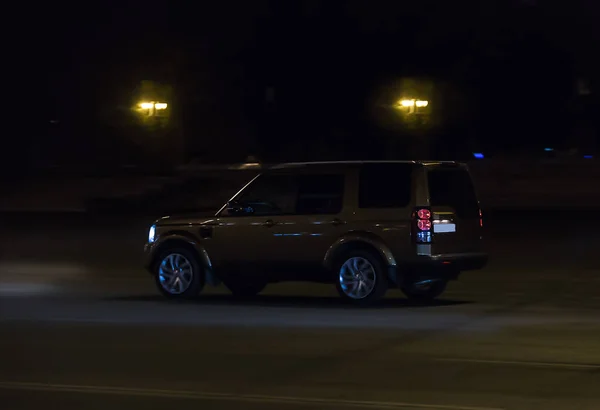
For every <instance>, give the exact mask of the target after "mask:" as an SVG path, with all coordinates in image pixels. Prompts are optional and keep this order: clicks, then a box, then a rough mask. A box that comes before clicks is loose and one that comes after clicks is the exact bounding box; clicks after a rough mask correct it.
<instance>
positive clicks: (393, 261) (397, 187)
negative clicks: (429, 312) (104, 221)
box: [146, 161, 487, 304]
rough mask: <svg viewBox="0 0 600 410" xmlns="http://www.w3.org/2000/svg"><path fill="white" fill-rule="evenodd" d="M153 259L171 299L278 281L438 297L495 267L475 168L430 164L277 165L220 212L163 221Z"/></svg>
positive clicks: (352, 292) (152, 244)
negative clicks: (473, 273)
mask: <svg viewBox="0 0 600 410" xmlns="http://www.w3.org/2000/svg"><path fill="white" fill-rule="evenodd" d="M146 255H147V268H148V269H149V270H150V272H151V273H152V274H153V275H154V276H155V278H156V281H157V285H158V288H159V289H160V290H161V292H162V293H163V294H165V296H168V297H191V296H195V295H196V294H197V293H198V292H199V291H200V290H201V289H202V287H203V286H204V285H205V283H208V284H211V285H218V284H219V283H221V282H224V283H225V285H226V286H227V287H229V288H230V290H232V292H233V293H234V294H235V295H238V296H252V295H255V294H256V293H258V292H260V291H261V290H262V289H263V288H264V287H265V286H266V285H267V284H268V283H274V282H282V281H314V282H322V283H335V284H336V286H337V288H338V291H340V294H341V295H342V296H344V297H346V298H347V299H349V300H351V301H354V302H356V303H362V304H368V303H371V302H374V301H375V300H377V299H379V298H381V297H382V296H383V294H384V293H385V291H386V290H387V289H388V288H389V287H400V288H401V289H402V290H403V291H404V293H405V294H406V295H407V296H409V297H410V298H413V299H423V300H429V299H432V298H435V297H437V296H439V295H440V294H441V293H442V292H443V291H444V289H445V287H446V284H447V282H448V281H449V280H452V279H456V278H458V275H459V274H460V273H461V272H462V271H465V270H473V269H481V268H483V267H484V266H485V264H486V262H487V254H486V253H485V251H484V246H483V223H482V215H481V209H480V206H479V202H478V200H477V197H476V194H475V190H474V188H473V184H472V181H471V178H470V174H469V171H468V168H467V166H466V165H465V164H461V163H456V162H424V161H353V162H312V163H289V164H281V165H278V166H274V167H272V168H270V169H268V170H267V171H265V172H263V173H261V174H260V175H258V176H257V177H256V178H254V179H253V180H252V181H250V182H249V183H248V184H246V185H245V186H244V187H243V188H242V189H241V190H240V191H239V192H238V193H237V194H236V195H234V196H233V197H232V198H231V200H230V201H228V202H227V203H226V204H225V205H223V207H222V208H221V209H219V210H218V211H217V212H216V213H212V214H210V215H200V214H196V215H193V214H192V215H184V216H168V217H164V218H161V219H159V220H157V221H156V222H155V223H154V224H153V225H152V227H151V228H150V235H149V240H148V243H147V244H146ZM177 261H179V262H180V264H179V265H178V264H177ZM190 272H191V273H190Z"/></svg>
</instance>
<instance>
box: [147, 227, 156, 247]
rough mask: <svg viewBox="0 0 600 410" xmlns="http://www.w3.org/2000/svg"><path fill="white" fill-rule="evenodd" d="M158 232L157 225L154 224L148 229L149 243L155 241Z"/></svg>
mask: <svg viewBox="0 0 600 410" xmlns="http://www.w3.org/2000/svg"><path fill="white" fill-rule="evenodd" d="M155 233H156V225H152V226H151V227H150V230H149V231H148V243H152V242H154V235H155Z"/></svg>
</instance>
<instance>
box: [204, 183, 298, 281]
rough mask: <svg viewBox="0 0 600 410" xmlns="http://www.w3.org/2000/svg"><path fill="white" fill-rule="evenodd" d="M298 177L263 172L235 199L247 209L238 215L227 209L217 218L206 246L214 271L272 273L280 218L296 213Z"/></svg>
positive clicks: (236, 273) (243, 274)
mask: <svg viewBox="0 0 600 410" xmlns="http://www.w3.org/2000/svg"><path fill="white" fill-rule="evenodd" d="M297 191H298V188H297V185H296V184H295V178H294V177H293V176H292V175H288V174H264V175H261V176H259V177H258V178H256V179H255V180H254V181H253V182H252V183H251V184H250V185H248V186H247V187H246V188H245V189H244V190H243V191H242V192H240V193H239V194H238V195H237V196H236V197H235V198H234V199H235V200H236V201H238V202H239V203H241V204H244V208H246V211H245V212H243V213H238V214H235V215H232V214H229V213H228V210H227V209H224V210H223V211H222V212H221V214H220V215H219V216H218V217H217V218H216V220H215V222H214V225H213V233H212V237H211V239H210V240H208V241H206V249H207V252H208V254H209V256H210V258H211V262H212V263H213V266H214V268H215V270H216V271H217V272H218V273H220V274H222V275H224V276H225V275H228V276H229V275H233V276H236V275H242V276H254V275H258V276H271V275H272V271H273V266H272V265H273V259H274V253H275V252H277V251H280V250H278V249H274V246H275V243H276V242H277V241H276V239H275V238H276V236H274V232H275V231H274V228H275V227H276V226H277V225H278V224H279V223H281V219H280V218H281V217H283V216H286V215H293V213H294V208H295V204H296V197H297Z"/></svg>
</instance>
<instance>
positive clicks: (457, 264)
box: [418, 252, 488, 272]
mask: <svg viewBox="0 0 600 410" xmlns="http://www.w3.org/2000/svg"><path fill="white" fill-rule="evenodd" d="M487 263H488V255H487V253H482V252H473V253H445V254H438V255H428V256H421V257H420V258H419V263H418V264H419V265H427V266H429V267H440V268H447V269H451V270H454V271H459V272H462V271H466V270H477V269H483V268H484V267H485V266H486V265H487Z"/></svg>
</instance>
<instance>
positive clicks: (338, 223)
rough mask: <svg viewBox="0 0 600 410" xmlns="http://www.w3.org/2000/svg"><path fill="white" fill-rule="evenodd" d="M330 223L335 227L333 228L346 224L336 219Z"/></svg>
mask: <svg viewBox="0 0 600 410" xmlns="http://www.w3.org/2000/svg"><path fill="white" fill-rule="evenodd" d="M330 223H331V225H333V226H339V225H343V224H345V223H346V222H344V221H342V220H341V219H338V218H334V219H332V220H331V222H330Z"/></svg>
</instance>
